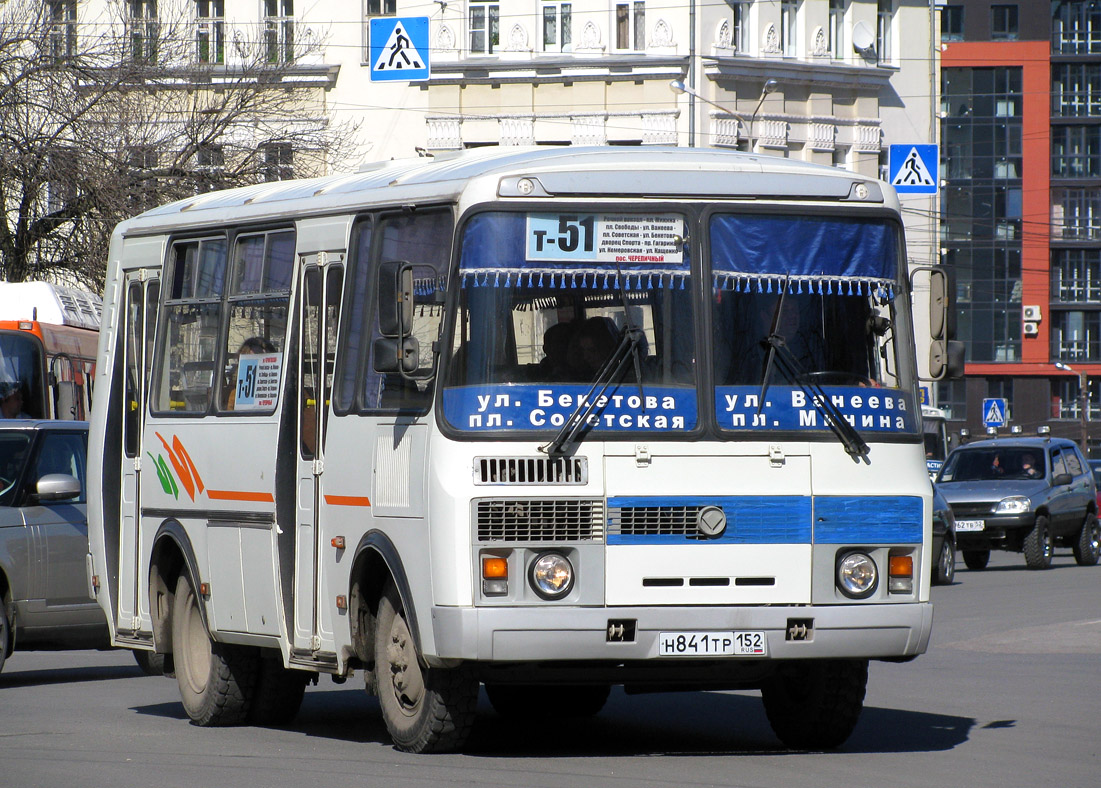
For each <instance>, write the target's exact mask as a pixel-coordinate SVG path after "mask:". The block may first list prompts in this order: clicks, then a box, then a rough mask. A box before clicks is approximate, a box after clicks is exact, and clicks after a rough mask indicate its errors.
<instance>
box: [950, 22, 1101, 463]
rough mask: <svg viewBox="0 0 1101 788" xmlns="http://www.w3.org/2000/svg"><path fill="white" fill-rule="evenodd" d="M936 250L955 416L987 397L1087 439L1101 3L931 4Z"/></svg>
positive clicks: (1100, 345)
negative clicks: (951, 318)
mask: <svg viewBox="0 0 1101 788" xmlns="http://www.w3.org/2000/svg"><path fill="white" fill-rule="evenodd" d="M940 13H941V39H942V44H941V48H942V53H941V62H942V98H941V107H940V113H941V124H942V148H941V154H942V163H941V167H942V170H943V176H942V177H943V180H944V190H943V200H942V217H941V253H942V259H943V262H944V264H945V265H946V266H948V267H949V268H951V269H952V270H953V272H954V274H955V277H956V294H957V298H956V304H957V309H958V323H957V326H958V337H959V338H960V339H962V340H963V341H964V342H965V343H966V345H967V362H968V363H967V375H966V378H965V379H964V380H963V381H954V382H952V383H947V384H942V385H941V386H940V392H939V394H940V398H939V402H940V404H941V406H942V407H945V408H946V409H947V410H948V411H949V413H950V417H951V421H950V424H951V425H952V426H953V427H955V428H956V429H957V430H958V429H959V428H967V429H969V430H970V431H971V432H972V433H979V432H981V431H982V429H983V427H984V424H983V420H984V418H983V417H984V412H983V402H984V400H988V399H991V398H1002V399H1005V400H1006V402H1007V405H1008V412H1009V416H1010V419H1009V424H1010V426H1019V427H1021V429H1022V430H1023V431H1025V432H1032V431H1034V430H1035V429H1036V428H1037V427H1039V426H1042V425H1048V426H1050V427H1051V430H1052V433H1053V434H1058V435H1062V436H1065V437H1070V438H1072V439H1074V440H1079V441H1082V442H1083V443H1084V444H1087V445H1088V446H1089V447H1091V448H1093V449H1094V450H1095V452H1096V448H1097V443H1098V441H1099V440H1101V430H1097V429H1095V427H1094V424H1093V423H1092V421H1093V420H1095V419H1097V418H1098V417H1101V389H1099V384H1098V383H1097V382H1096V381H1094V380H1093V378H1095V377H1096V376H1097V375H1098V374H1099V373H1101V103H1099V102H1101V95H1099V91H1098V88H1097V86H1098V84H1099V83H1101V4H1099V3H1097V2H1091V1H1090V0H1081V1H1080V2H1073V1H1064V0H1055V1H1054V2H1042V3H1041V2H1029V3H1025V2H1022V3H992V2H987V1H985V0H984V1H983V2H979V1H978V0H974V1H972V2H955V3H947V4H945V5H944V6H943V7H942V8H941V9H940Z"/></svg>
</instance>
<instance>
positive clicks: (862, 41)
mask: <svg viewBox="0 0 1101 788" xmlns="http://www.w3.org/2000/svg"><path fill="white" fill-rule="evenodd" d="M853 49H855V50H856V51H857V52H859V53H860V54H861V55H863V56H864V57H866V58H868V59H869V60H871V59H872V58H874V57H875V33H873V32H872V29H871V28H870V27H868V23H867V22H864V21H863V20H861V21H860V22H857V23H856V24H855V25H853Z"/></svg>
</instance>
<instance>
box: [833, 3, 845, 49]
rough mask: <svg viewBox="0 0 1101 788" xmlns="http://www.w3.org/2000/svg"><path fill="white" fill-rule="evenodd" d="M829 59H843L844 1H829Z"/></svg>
mask: <svg viewBox="0 0 1101 788" xmlns="http://www.w3.org/2000/svg"><path fill="white" fill-rule="evenodd" d="M830 57H832V58H833V59H834V60H841V59H843V58H844V57H845V0H830Z"/></svg>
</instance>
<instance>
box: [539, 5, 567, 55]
mask: <svg viewBox="0 0 1101 788" xmlns="http://www.w3.org/2000/svg"><path fill="white" fill-rule="evenodd" d="M572 23H573V5H572V4H571V3H544V4H543V51H544V52H569V51H570V50H571V49H573V29H572V27H573V24H572Z"/></svg>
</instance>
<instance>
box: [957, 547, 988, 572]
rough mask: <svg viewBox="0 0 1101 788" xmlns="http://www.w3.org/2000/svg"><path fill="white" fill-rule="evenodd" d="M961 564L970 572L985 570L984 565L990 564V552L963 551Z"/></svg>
mask: <svg viewBox="0 0 1101 788" xmlns="http://www.w3.org/2000/svg"><path fill="white" fill-rule="evenodd" d="M963 562H964V563H965V564H966V565H967V568H968V569H971V570H979V569H986V565H987V564H989V563H990V551H989V550H964V551H963Z"/></svg>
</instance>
